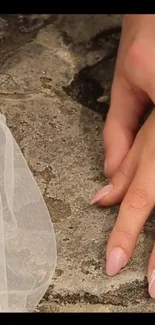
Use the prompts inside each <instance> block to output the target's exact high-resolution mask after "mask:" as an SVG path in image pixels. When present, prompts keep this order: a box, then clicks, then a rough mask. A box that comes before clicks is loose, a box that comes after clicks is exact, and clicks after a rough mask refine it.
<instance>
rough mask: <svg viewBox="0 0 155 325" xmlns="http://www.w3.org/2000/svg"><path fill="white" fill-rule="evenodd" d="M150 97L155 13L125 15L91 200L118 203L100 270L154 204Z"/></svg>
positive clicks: (125, 253)
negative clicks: (99, 179) (102, 179)
mask: <svg viewBox="0 0 155 325" xmlns="http://www.w3.org/2000/svg"><path fill="white" fill-rule="evenodd" d="M152 103H155V15H125V16H124V20H123V28H122V35H121V40H120V46H119V51H118V56H117V62H116V67H115V73H114V79H113V84H112V91H111V103H110V110H109V113H108V116H107V121H106V124H105V127H104V131H103V139H104V147H105V153H106V159H105V174H106V175H107V177H108V178H109V182H110V184H112V185H110V186H109V187H106V188H102V189H101V190H100V191H99V192H98V193H97V194H96V196H95V197H94V198H93V199H92V201H91V204H94V203H95V204H99V205H101V206H109V205H113V204H116V203H121V204H120V210H119V214H118V217H117V220H116V223H115V226H114V228H113V231H112V233H111V235H110V238H109V240H108V244H107V253H106V258H107V264H106V271H107V274H108V275H109V276H113V275H115V274H117V273H118V272H119V271H120V270H121V268H123V267H124V266H125V265H126V264H127V263H128V261H129V259H130V258H131V256H132V254H133V251H134V249H135V245H136V242H137V239H138V237H139V234H140V232H141V230H142V227H143V225H144V224H145V222H146V220H147V218H148V216H149V214H150V212H151V210H152V209H153V208H154V205H155V186H154V184H155V110H154V109H153V111H152V113H151V114H150V116H149V117H148V118H147V120H146V122H145V123H144V125H143V126H140V121H141V117H142V116H143V114H144V112H146V110H148V108H149V107H150V105H151V104H152ZM147 276H148V284H149V285H148V290H149V293H150V295H151V297H152V298H155V246H154V247H153V250H152V254H151V257H150V260H149V264H148V269H147Z"/></svg>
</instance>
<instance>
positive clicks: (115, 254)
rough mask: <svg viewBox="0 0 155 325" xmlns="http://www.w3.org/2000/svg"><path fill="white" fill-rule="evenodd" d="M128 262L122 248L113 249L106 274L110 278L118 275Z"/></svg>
mask: <svg viewBox="0 0 155 325" xmlns="http://www.w3.org/2000/svg"><path fill="white" fill-rule="evenodd" d="M126 261H127V258H126V254H125V252H124V250H123V249H122V248H120V247H115V248H113V250H112V252H111V253H110V255H109V257H108V260H107V264H106V273H107V275H109V276H114V275H116V274H117V273H118V272H119V271H120V270H121V269H122V267H124V266H125V264H126Z"/></svg>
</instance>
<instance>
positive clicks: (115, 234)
mask: <svg viewBox="0 0 155 325" xmlns="http://www.w3.org/2000/svg"><path fill="white" fill-rule="evenodd" d="M122 200H123V201H122ZM121 201H122V203H121V206H120V210H119V214H118V218H117V221H116V223H115V226H114V228H113V231H112V233H111V235H110V238H109V241H108V246H107V254H106V257H107V264H106V272H107V274H108V275H109V276H114V275H115V274H116V273H118V272H119V271H120V270H121V268H123V267H124V266H125V265H126V264H127V262H128V261H129V259H130V257H131V256H132V253H133V250H134V248H135V245H136V241H137V239H138V236H139V234H140V231H141V229H142V227H143V225H144V223H145V222H146V220H147V218H148V216H149V214H150V212H151V210H152V209H153V207H154V205H155V110H153V111H152V113H151V115H150V116H149V118H148V119H147V121H146V122H145V124H144V125H143V126H142V128H141V129H140V131H139V132H138V134H137V136H136V139H135V141H134V144H133V146H132V147H131V149H130V150H129V152H128V154H127V155H126V157H125V159H124V161H123V162H122V163H121V164H120V166H119V168H118V169H117V171H116V172H115V174H114V176H112V178H111V184H109V185H107V186H105V187H104V188H102V189H101V190H100V191H99V192H98V193H97V195H96V197H95V199H94V201H93V202H92V203H94V202H97V203H98V204H99V205H102V206H109V205H112V204H116V203H120V202H121ZM147 274H148V281H149V293H150V295H151V296H152V297H153V298H155V246H154V248H153V251H152V254H151V257H150V261H149V266H148V272H147Z"/></svg>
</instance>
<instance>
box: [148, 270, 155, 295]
mask: <svg viewBox="0 0 155 325" xmlns="http://www.w3.org/2000/svg"><path fill="white" fill-rule="evenodd" d="M149 294H150V296H151V298H153V299H155V270H153V271H152V274H151V277H150V279H149Z"/></svg>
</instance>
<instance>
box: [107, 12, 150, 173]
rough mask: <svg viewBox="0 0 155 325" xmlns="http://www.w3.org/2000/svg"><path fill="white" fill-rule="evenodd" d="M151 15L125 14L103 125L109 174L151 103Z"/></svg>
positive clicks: (124, 150)
mask: <svg viewBox="0 0 155 325" xmlns="http://www.w3.org/2000/svg"><path fill="white" fill-rule="evenodd" d="M154 35H155V15H125V16H124V21H123V27H122V35H121V40H120V46H119V51H118V56H117V62H116V68H115V74H114V80H113V85H112V91H111V105H110V109H109V113H108V116H107V121H106V124H105V127H104V144H105V152H106V159H105V173H106V175H107V176H108V177H110V176H111V175H112V174H113V173H114V172H115V171H116V169H117V168H118V166H119V165H120V163H121V161H122V160H123V159H124V157H125V155H126V154H127V152H128V151H129V149H130V148H131V146H132V144H133V141H134V138H135V136H136V134H137V132H138V130H139V127H140V121H141V117H142V116H143V114H144V112H145V111H146V110H147V109H148V108H149V107H150V104H151V103H152V102H153V103H155V59H154V58H155V37H154Z"/></svg>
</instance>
